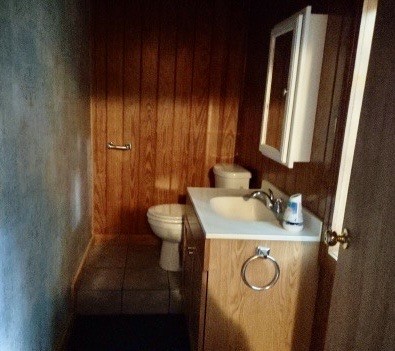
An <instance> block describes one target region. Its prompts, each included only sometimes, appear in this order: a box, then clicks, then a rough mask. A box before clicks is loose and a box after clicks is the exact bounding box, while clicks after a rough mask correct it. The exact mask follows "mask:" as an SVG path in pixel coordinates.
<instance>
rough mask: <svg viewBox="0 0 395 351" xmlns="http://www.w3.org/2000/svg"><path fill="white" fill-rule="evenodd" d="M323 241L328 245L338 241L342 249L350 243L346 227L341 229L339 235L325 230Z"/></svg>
mask: <svg viewBox="0 0 395 351" xmlns="http://www.w3.org/2000/svg"><path fill="white" fill-rule="evenodd" d="M325 243H326V244H327V245H329V246H335V245H336V244H337V243H339V244H340V245H341V247H342V248H343V249H347V247H348V246H349V244H350V234H349V233H348V230H347V229H346V228H344V229H343V231H342V233H341V235H339V234H337V233H336V232H334V231H332V230H329V229H328V230H327V231H326V232H325Z"/></svg>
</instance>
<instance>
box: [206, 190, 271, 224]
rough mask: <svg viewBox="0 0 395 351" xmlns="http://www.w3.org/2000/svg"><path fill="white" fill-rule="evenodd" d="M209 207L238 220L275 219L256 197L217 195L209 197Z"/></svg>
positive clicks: (223, 215)
mask: <svg viewBox="0 0 395 351" xmlns="http://www.w3.org/2000/svg"><path fill="white" fill-rule="evenodd" d="M210 207H211V209H212V210H213V211H214V212H215V213H216V214H218V215H220V216H222V217H225V218H228V219H232V220H238V221H265V222H273V221H277V218H276V216H275V215H274V213H273V212H272V211H271V210H269V209H268V208H267V207H266V206H265V205H264V203H263V202H261V201H259V200H257V199H248V200H246V199H244V198H243V197H242V196H218V197H213V198H212V199H210Z"/></svg>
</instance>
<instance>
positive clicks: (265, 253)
mask: <svg viewBox="0 0 395 351" xmlns="http://www.w3.org/2000/svg"><path fill="white" fill-rule="evenodd" d="M269 254H270V248H268V247H263V246H258V247H257V248H256V255H255V256H252V257H250V258H249V259H248V260H247V261H245V262H244V264H243V267H242V269H241V277H242V278H243V282H244V284H245V285H247V286H248V287H250V288H251V289H253V290H256V291H261V290H268V289H270V288H272V287H273V286H274V285H275V284H276V283H277V280H278V278H279V277H280V266H279V265H278V263H277V262H276V260H275V259H274V258H273V257H272V256H269ZM258 258H259V259H265V260H266V259H267V260H269V261H271V262H272V263H273V265H274V269H275V272H274V277H273V279H272V280H271V281H270V282H269V283H268V284H267V285H264V286H255V285H252V284H250V283H249V281H248V280H247V278H246V272H247V267H248V265H249V264H250V263H251V262H252V261H254V260H256V259H258Z"/></svg>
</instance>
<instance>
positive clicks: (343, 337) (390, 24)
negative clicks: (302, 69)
mask: <svg viewBox="0 0 395 351" xmlns="http://www.w3.org/2000/svg"><path fill="white" fill-rule="evenodd" d="M394 17H395V6H394V4H393V2H392V1H390V0H382V1H379V4H378V11H377V17H376V26H375V33H374V38H373V44H372V51H371V56H370V63H369V70H368V76H367V81H366V87H365V93H364V98H363V104H362V112H361V119H360V126H359V131H358V138H357V144H356V149H355V154H354V162H353V169H352V173H351V180H350V188H349V193H348V198H347V205H346V212H345V219H344V226H345V227H346V228H348V229H349V231H350V234H351V244H350V247H349V249H347V250H341V251H340V253H339V258H338V262H337V266H336V275H335V282H334V288H333V293H332V299H331V307H330V314H329V323H328V333H327V338H326V343H325V350H327V351H343V350H344V351H345V350H347V351H348V350H355V351H357V350H358V351H364V350H377V351H379V350H380V351H387V350H388V351H390V350H391V351H392V350H394V349H395V304H394V301H395V283H394V278H395V264H394V262H395V234H394V233H395V232H394V231H395V229H394V228H395V216H394V213H393V199H394V196H395V177H394V174H395V152H394V150H395V148H394V147H395V93H394V88H395V45H394V42H395V22H394V21H393V18H394Z"/></svg>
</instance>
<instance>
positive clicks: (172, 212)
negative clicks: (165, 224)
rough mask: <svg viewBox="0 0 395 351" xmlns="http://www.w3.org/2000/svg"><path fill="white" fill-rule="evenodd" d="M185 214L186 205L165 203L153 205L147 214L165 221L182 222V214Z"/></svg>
mask: <svg viewBox="0 0 395 351" xmlns="http://www.w3.org/2000/svg"><path fill="white" fill-rule="evenodd" d="M184 214H185V205H180V204H164V205H156V206H152V207H150V208H149V209H148V213H147V216H148V217H153V218H156V219H159V220H163V221H171V222H173V223H175V222H177V223H181V222H182V216H183V215H184Z"/></svg>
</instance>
